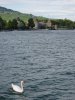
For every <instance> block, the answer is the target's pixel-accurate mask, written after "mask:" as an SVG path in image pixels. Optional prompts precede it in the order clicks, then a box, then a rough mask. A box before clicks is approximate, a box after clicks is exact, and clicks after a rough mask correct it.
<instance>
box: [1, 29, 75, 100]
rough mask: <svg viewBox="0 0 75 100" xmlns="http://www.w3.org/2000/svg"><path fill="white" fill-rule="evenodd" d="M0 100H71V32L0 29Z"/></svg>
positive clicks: (74, 95) (74, 60) (74, 85)
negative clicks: (16, 87)
mask: <svg viewBox="0 0 75 100" xmlns="http://www.w3.org/2000/svg"><path fill="white" fill-rule="evenodd" d="M21 80H25V84H24V90H25V91H24V93H23V94H16V93H14V92H13V91H12V90H11V83H13V82H14V83H15V84H18V85H20V81H21ZM0 100H75V31H74V30H72V31H71V30H56V31H55V30H54V31H52V30H37V31H12V32H0Z"/></svg>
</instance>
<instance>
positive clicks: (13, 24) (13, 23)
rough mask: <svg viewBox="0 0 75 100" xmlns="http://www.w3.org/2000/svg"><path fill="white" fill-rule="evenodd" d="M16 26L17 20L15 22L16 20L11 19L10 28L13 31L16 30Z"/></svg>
mask: <svg viewBox="0 0 75 100" xmlns="http://www.w3.org/2000/svg"><path fill="white" fill-rule="evenodd" d="M17 24H18V23H17V20H16V19H13V20H12V28H13V29H17Z"/></svg>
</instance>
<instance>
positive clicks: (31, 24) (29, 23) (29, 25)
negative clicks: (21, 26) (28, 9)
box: [28, 18, 35, 29]
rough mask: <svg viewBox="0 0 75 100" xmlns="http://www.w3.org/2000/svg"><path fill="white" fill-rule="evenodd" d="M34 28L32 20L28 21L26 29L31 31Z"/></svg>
mask: <svg viewBox="0 0 75 100" xmlns="http://www.w3.org/2000/svg"><path fill="white" fill-rule="evenodd" d="M34 26H35V24H34V20H33V18H29V19H28V27H29V29H32V28H33V27H34Z"/></svg>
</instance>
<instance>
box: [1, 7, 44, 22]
mask: <svg viewBox="0 0 75 100" xmlns="http://www.w3.org/2000/svg"><path fill="white" fill-rule="evenodd" d="M0 16H1V17H2V18H3V19H4V20H7V21H8V20H12V19H14V18H17V17H19V18H20V19H22V20H23V21H27V20H28V19H29V18H31V17H36V16H34V15H32V14H26V13H21V12H18V11H14V10H12V9H7V8H5V7H1V6H0ZM37 18H38V19H41V20H42V19H46V18H45V17H42V16H41V17H40V16H39V17H37Z"/></svg>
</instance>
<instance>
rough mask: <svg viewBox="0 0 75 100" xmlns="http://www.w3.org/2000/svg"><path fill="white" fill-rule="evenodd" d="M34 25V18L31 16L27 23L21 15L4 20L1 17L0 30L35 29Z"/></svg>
mask: <svg viewBox="0 0 75 100" xmlns="http://www.w3.org/2000/svg"><path fill="white" fill-rule="evenodd" d="M34 26H35V24H34V21H33V18H29V19H28V23H26V22H24V21H23V20H21V19H20V18H19V17H18V18H15V19H13V20H9V21H6V20H3V19H2V17H0V30H25V29H33V27H34Z"/></svg>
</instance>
